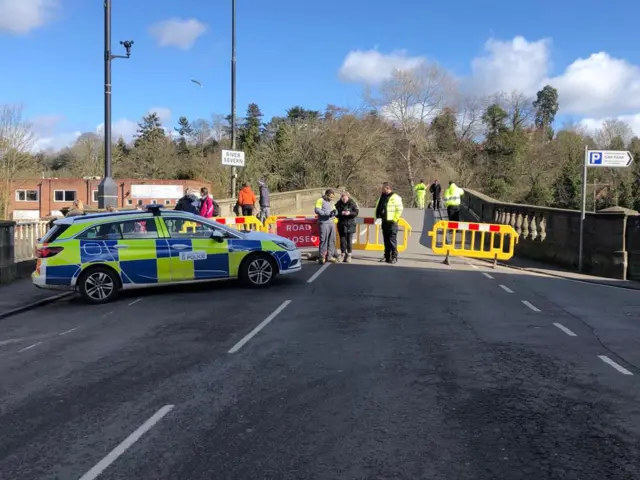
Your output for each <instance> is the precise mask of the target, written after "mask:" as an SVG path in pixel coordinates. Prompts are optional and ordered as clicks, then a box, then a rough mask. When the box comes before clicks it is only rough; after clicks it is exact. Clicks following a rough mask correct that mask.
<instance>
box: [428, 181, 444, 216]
mask: <svg viewBox="0 0 640 480" xmlns="http://www.w3.org/2000/svg"><path fill="white" fill-rule="evenodd" d="M429 192H430V193H431V206H432V207H433V209H434V210H440V194H442V185H440V183H439V182H438V179H435V180H434V181H433V183H432V184H431V186H430V187H429Z"/></svg>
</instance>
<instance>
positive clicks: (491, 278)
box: [482, 272, 493, 280]
mask: <svg viewBox="0 0 640 480" xmlns="http://www.w3.org/2000/svg"><path fill="white" fill-rule="evenodd" d="M482 274H483V275H484V276H485V277H487V278H488V279H489V280H493V277H492V276H491V275H489V274H488V273H485V272H482Z"/></svg>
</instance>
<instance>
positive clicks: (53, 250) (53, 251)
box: [36, 247, 64, 258]
mask: <svg viewBox="0 0 640 480" xmlns="http://www.w3.org/2000/svg"><path fill="white" fill-rule="evenodd" d="M62 250H64V247H41V248H38V249H37V250H36V258H49V257H55V256H56V255H57V254H59V253H60V252H61V251H62Z"/></svg>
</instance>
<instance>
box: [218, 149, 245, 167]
mask: <svg viewBox="0 0 640 480" xmlns="http://www.w3.org/2000/svg"><path fill="white" fill-rule="evenodd" d="M222 165H227V166H229V167H244V152H238V151H237V150H222Z"/></svg>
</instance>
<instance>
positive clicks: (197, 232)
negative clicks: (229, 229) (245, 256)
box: [161, 215, 229, 282]
mask: <svg viewBox="0 0 640 480" xmlns="http://www.w3.org/2000/svg"><path fill="white" fill-rule="evenodd" d="M161 218H162V219H163V220H164V222H165V225H166V227H167V232H168V233H169V237H170V238H169V239H168V244H169V252H170V255H171V278H172V281H174V282H179V281H189V280H208V279H217V278H228V277H229V245H228V242H227V240H226V239H224V238H212V236H213V232H214V231H215V230H217V229H216V228H215V227H213V226H212V225H209V224H206V223H204V222H200V221H198V220H195V219H191V218H189V219H188V220H186V219H185V218H184V217H182V218H181V217H179V216H175V217H174V216H170V215H167V216H165V215H163V216H162V217H161Z"/></svg>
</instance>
